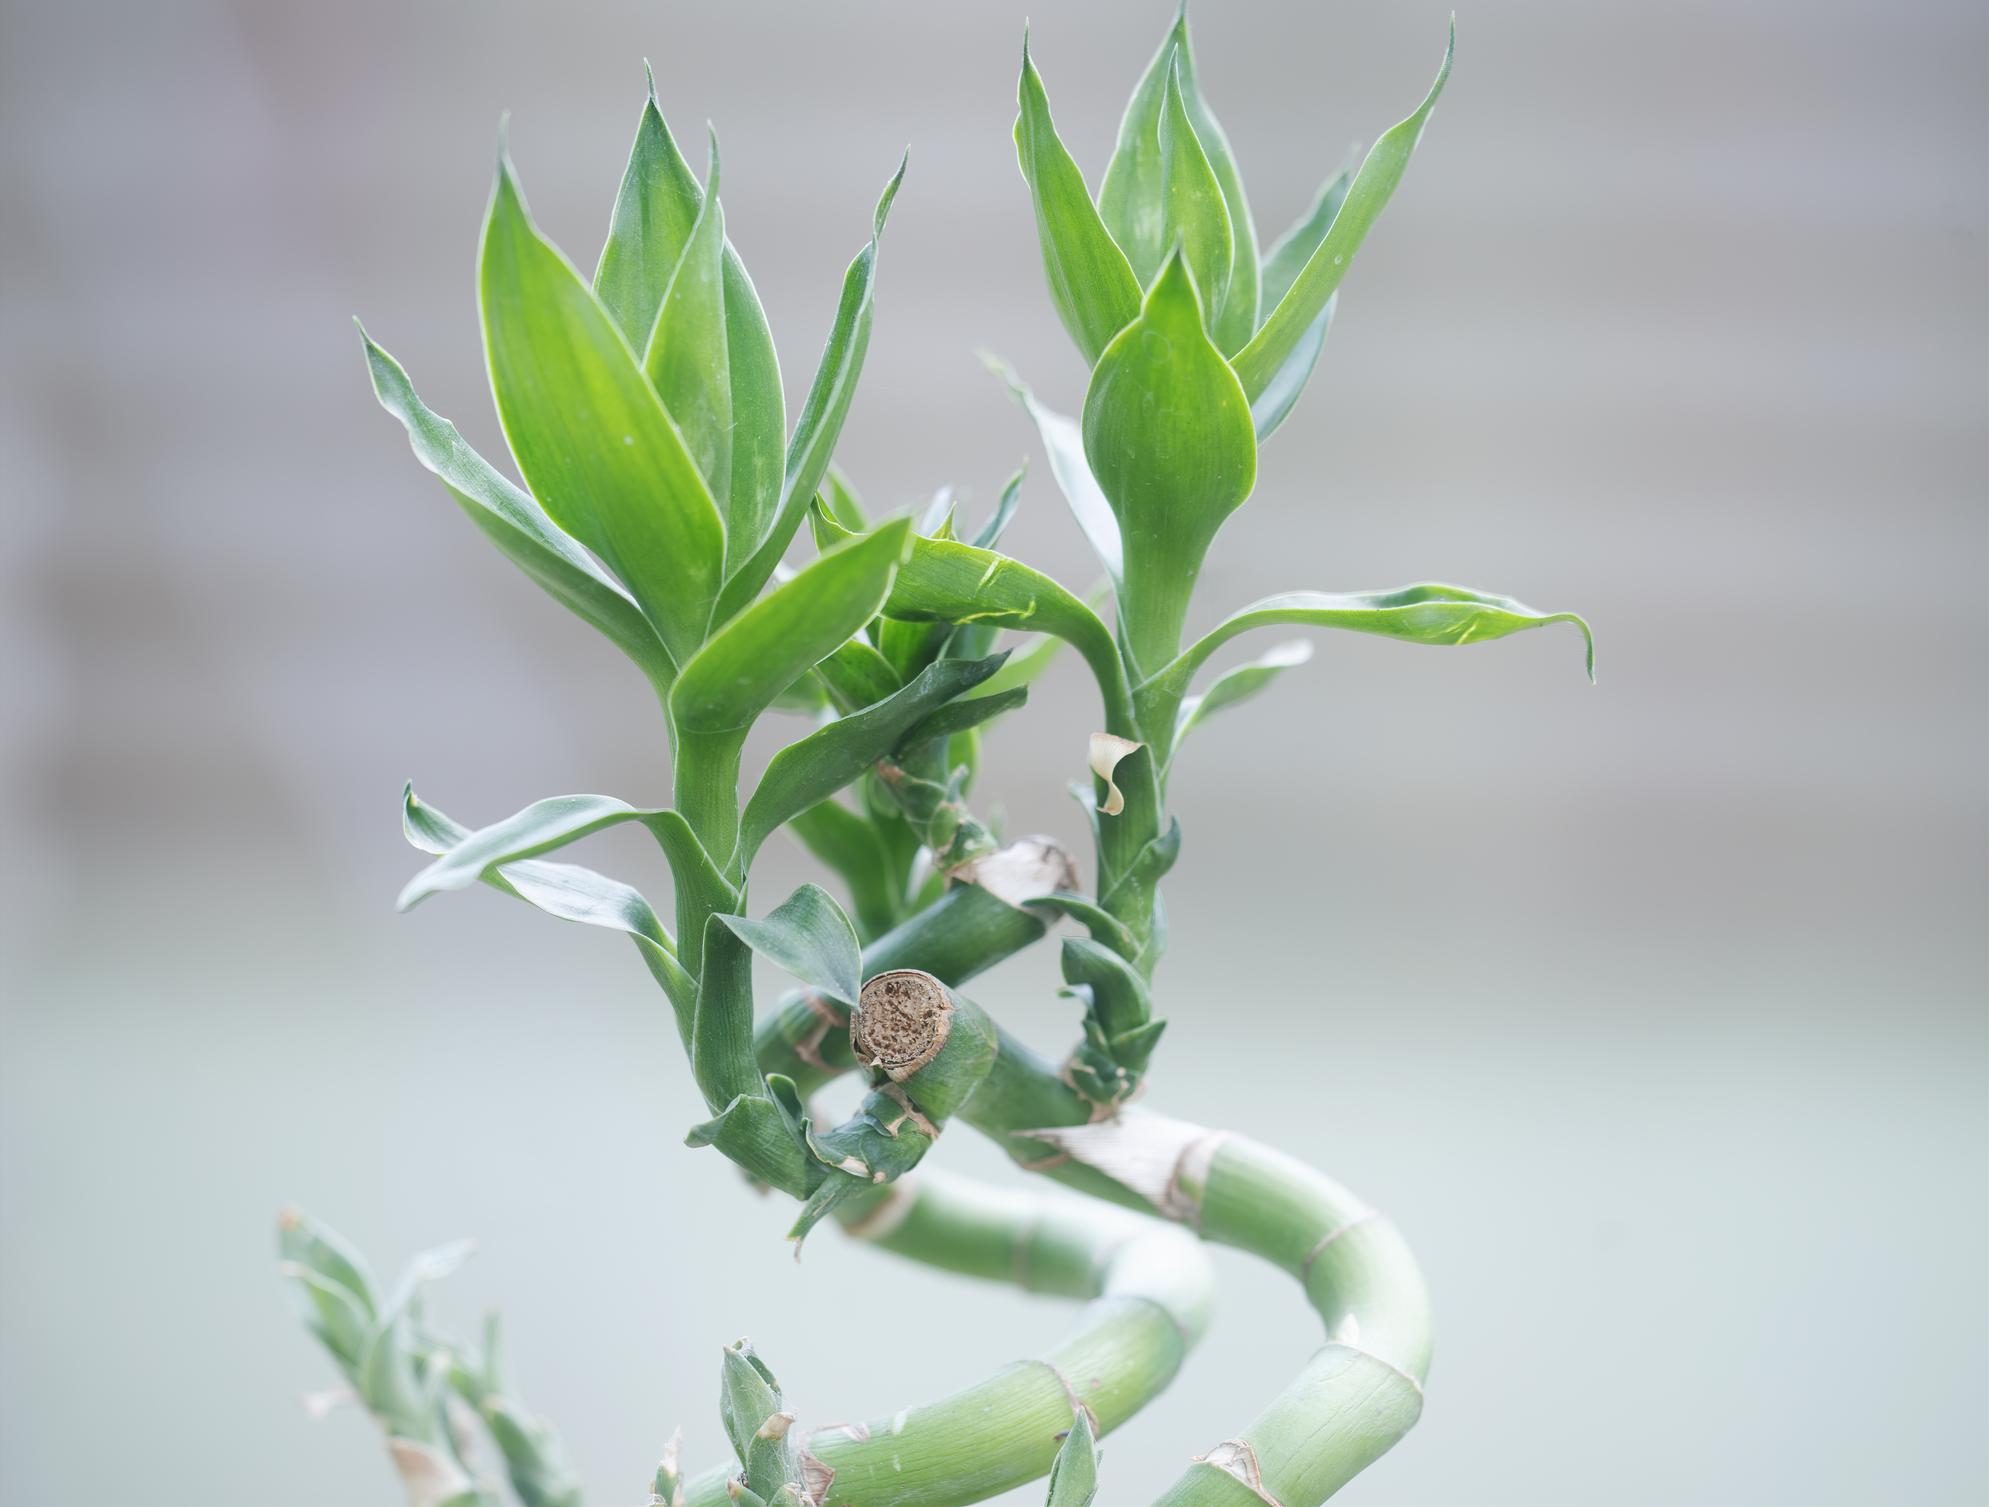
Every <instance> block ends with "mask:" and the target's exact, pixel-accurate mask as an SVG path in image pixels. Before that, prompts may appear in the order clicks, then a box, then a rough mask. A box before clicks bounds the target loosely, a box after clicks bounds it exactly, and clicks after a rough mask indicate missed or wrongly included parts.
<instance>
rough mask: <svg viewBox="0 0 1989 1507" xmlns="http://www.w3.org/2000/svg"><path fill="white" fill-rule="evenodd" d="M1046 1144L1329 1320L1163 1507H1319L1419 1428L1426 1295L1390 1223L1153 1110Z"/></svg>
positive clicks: (1342, 1194)
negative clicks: (1244, 1260) (1236, 1256)
mask: <svg viewBox="0 0 1989 1507" xmlns="http://www.w3.org/2000/svg"><path fill="white" fill-rule="evenodd" d="M1045 1139H1046V1140H1048V1141H1049V1142H1050V1144H1052V1145H1054V1146H1056V1147H1057V1148H1058V1149H1060V1150H1063V1151H1067V1152H1069V1153H1070V1154H1071V1156H1072V1157H1073V1158H1074V1159H1076V1160H1077V1161H1079V1162H1080V1163H1082V1164H1084V1165H1086V1166H1088V1167H1090V1168H1091V1169H1092V1170H1093V1171H1094V1172H1098V1173H1100V1174H1101V1175H1106V1176H1109V1177H1111V1178H1112V1179H1113V1180H1115V1181H1117V1182H1119V1183H1120V1184H1121V1186H1123V1187H1124V1188H1126V1189H1127V1190H1128V1191H1129V1192H1132V1193H1135V1194H1136V1195H1138V1196H1140V1197H1142V1198H1143V1199H1145V1201H1146V1202H1147V1203H1148V1204H1150V1205H1151V1206H1152V1207H1153V1208H1154V1209H1155V1210H1157V1211H1158V1212H1160V1213H1162V1214H1165V1215H1167V1216H1169V1217H1170V1218H1174V1219H1177V1220H1180V1221H1181V1222H1183V1223H1185V1224H1187V1225H1189V1226H1191V1227H1192V1228H1194V1229H1197V1230H1198V1231H1199V1232H1200V1233H1201V1235H1202V1238H1203V1239H1205V1240H1213V1241H1216V1242H1218V1243H1220V1244H1223V1245H1231V1246H1235V1247H1237V1248H1238V1249H1240V1250H1245V1251H1249V1252H1251V1253H1252V1254H1253V1255H1257V1256H1261V1257H1262V1258H1263V1259H1265V1260H1266V1261H1269V1262H1270V1263H1272V1264H1273V1265H1274V1266H1276V1267H1278V1268H1279V1269H1280V1270H1282V1271H1285V1272H1288V1273H1289V1274H1290V1275H1291V1276H1293V1277H1294V1278H1296V1279H1297V1280H1298V1283H1299V1285H1300V1287H1301V1288H1302V1289H1303V1290H1304V1292H1305V1296H1306V1300H1307V1301H1308V1302H1309V1303H1310V1304H1311V1305H1312V1307H1313V1309H1314V1310H1315V1311H1316V1312H1317V1313H1318V1315H1319V1317H1320V1320H1321V1322H1322V1323H1323V1324H1324V1325H1325V1329H1326V1343H1325V1345H1324V1346H1323V1347H1322V1348H1321V1349H1319V1350H1318V1351H1317V1352H1316V1353H1315V1354H1314V1355H1313V1357H1312V1358H1311V1360H1309V1361H1308V1362H1307V1363H1306V1365H1305V1368H1304V1369H1303V1370H1302V1371H1300V1372H1299V1374H1298V1376H1297V1378H1296V1379H1295V1380H1293V1381H1292V1383H1291V1384H1290V1385H1289V1386H1287V1387H1286V1388H1285V1389H1284V1391H1282V1392H1281V1393H1279V1394H1278V1396H1277V1397H1276V1398H1275V1399H1274V1400H1273V1401H1272V1402H1271V1404H1270V1406H1269V1407H1267V1408H1266V1409H1265V1410H1264V1411H1263V1412H1262V1413H1261V1414H1259V1415H1258V1417H1257V1418H1256V1419H1255V1420H1254V1421H1253V1422H1252V1423H1250V1424H1249V1425H1248V1426H1247V1427H1246V1428H1244V1429H1243V1430H1242V1432H1240V1433H1238V1434H1235V1435H1232V1436H1231V1437H1230V1438H1228V1439H1225V1440H1223V1441H1222V1442H1221V1443H1220V1444H1217V1445H1216V1446H1214V1447H1213V1448H1211V1449H1210V1450H1209V1451H1208V1452H1207V1453H1206V1454H1205V1455H1203V1456H1201V1457H1198V1459H1197V1460H1196V1462H1195V1463H1194V1464H1192V1465H1190V1466H1189V1467H1188V1470H1187V1473H1186V1474H1185V1475H1183V1476H1182V1478H1181V1479H1180V1480H1179V1481H1178V1482H1177V1483H1175V1485H1174V1486H1173V1487H1172V1488H1170V1489H1169V1490H1168V1492H1167V1493H1166V1494H1165V1495H1164V1496H1162V1497H1161V1498H1160V1501H1159V1504H1158V1507H1263V1503H1264V1502H1265V1501H1266V1500H1267V1499H1268V1500H1270V1501H1275V1502H1277V1503H1279V1504H1281V1507H1317V1504H1318V1503H1320V1502H1323V1501H1325V1500H1326V1498H1328V1497H1329V1496H1331V1495H1332V1494H1333V1493H1334V1492H1336V1491H1338V1490H1339V1489H1340V1488H1341V1487H1342V1486H1344V1485H1346V1483H1347V1482H1348V1481H1350V1480H1352V1479H1353V1478H1354V1477H1355V1476H1356V1475H1358V1474H1359V1473H1360V1472H1361V1471H1362V1470H1364V1469H1366V1468H1367V1466H1369V1465H1371V1464H1372V1463H1373V1462H1374V1461H1375V1460H1376V1459H1378V1458H1380V1456H1381V1455H1382V1454H1384V1453H1385V1452H1386V1451H1387V1450H1388V1449H1389V1448H1390V1447H1391V1446H1392V1445H1393V1444H1394V1443H1395V1442H1396V1441H1397V1440H1398V1439H1400V1438H1401V1437H1402V1436H1403V1435H1404V1434H1406V1433H1407V1432H1408V1431H1409V1429H1410V1428H1411V1427H1412V1426H1413V1425H1414V1424H1415V1422H1416V1419H1417V1417H1418V1416H1419V1415H1420V1414H1421V1412H1422V1407H1423V1378H1424V1377H1425V1375H1427V1373H1428V1371H1429V1361H1430V1314H1429V1295H1428V1292H1427V1291H1426V1289H1425V1288H1424V1285H1423V1278H1422V1273H1421V1272H1420V1271H1419V1270H1418V1269H1417V1266H1416V1261H1415V1258H1414V1256H1412V1255H1411V1254H1410V1252H1409V1248H1408V1246H1407V1244H1406V1243H1405V1242H1404V1241H1403V1239H1402V1237H1401V1235H1400V1234H1399V1233H1397V1231H1396V1229H1395V1227H1394V1226H1393V1225H1392V1224H1391V1223H1389V1221H1388V1220H1387V1219H1386V1218H1384V1217H1383V1216H1382V1215H1380V1214H1378V1213H1376V1212H1375V1211H1374V1210H1373V1209H1371V1208H1369V1207H1368V1206H1367V1205H1366V1204H1363V1203H1362V1202H1361V1201H1360V1200H1358V1199H1357V1198H1355V1197H1354V1196H1353V1195H1352V1194H1350V1193H1348V1192H1347V1190H1346V1189H1344V1188H1342V1187H1341V1186H1340V1185H1339V1184H1338V1183H1335V1182H1333V1181H1332V1180H1331V1179H1329V1178H1327V1177H1324V1176H1322V1175H1321V1174H1320V1173H1318V1172H1315V1171H1314V1170H1313V1169H1312V1168H1310V1167H1308V1166H1306V1165H1305V1164H1304V1163H1303V1162H1300V1161H1297V1160H1296V1159H1294V1158H1292V1157H1289V1156H1286V1155H1284V1154H1283V1153H1282V1152H1278V1151H1273V1150H1271V1149H1270V1148H1269V1147H1267V1146H1264V1145H1261V1144H1260V1143H1258V1142H1256V1141H1253V1140H1250V1139H1249V1138H1248V1137H1246V1136H1241V1135H1235V1134H1231V1133H1228V1132H1223V1131H1210V1130H1206V1129H1204V1128H1203V1127H1201V1126H1199V1125H1190V1124H1187V1123H1185V1122H1182V1121H1176V1120H1168V1119H1164V1118H1162V1117H1160V1116H1157V1115H1140V1114H1128V1115H1126V1116H1124V1117H1122V1118H1121V1119H1120V1120H1118V1121H1115V1122H1112V1123H1109V1124H1101V1125H1095V1126H1086V1127H1080V1128H1077V1129H1075V1130H1070V1131H1064V1132H1061V1133H1053V1134H1052V1135H1050V1136H1048V1137H1046V1138H1045Z"/></svg>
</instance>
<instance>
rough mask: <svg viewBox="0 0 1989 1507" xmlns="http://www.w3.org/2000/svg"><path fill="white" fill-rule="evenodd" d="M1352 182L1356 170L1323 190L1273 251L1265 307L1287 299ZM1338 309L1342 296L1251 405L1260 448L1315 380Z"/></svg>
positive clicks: (1330, 301) (1266, 275) (1328, 302)
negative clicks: (1308, 210)
mask: <svg viewBox="0 0 1989 1507" xmlns="http://www.w3.org/2000/svg"><path fill="white" fill-rule="evenodd" d="M1352 179H1353V173H1352V170H1351V169H1343V170H1342V171H1341V172H1340V173H1339V175H1338V176H1336V177H1335V178H1333V179H1332V180H1331V181H1330V182H1329V183H1328V184H1327V185H1326V187H1325V188H1323V189H1322V190H1320V194H1319V197H1318V198H1317V199H1316V200H1314V201H1313V205H1312V209H1311V211H1310V212H1309V213H1307V214H1306V216H1305V217H1304V218H1303V219H1301V220H1300V221H1299V222H1298V223H1297V224H1296V225H1294V226H1292V228H1291V229H1290V230H1288V231H1286V232H1285V234H1284V236H1283V238H1282V239H1280V240H1279V242H1278V244H1277V245H1276V246H1273V247H1272V248H1271V252H1270V255H1269V257H1268V258H1267V259H1266V260H1265V263H1264V301H1265V302H1266V303H1267V304H1268V303H1272V302H1274V301H1275V300H1277V299H1280V298H1283V297H1284V295H1285V293H1286V291H1287V290H1288V289H1289V288H1290V287H1291V284H1292V280H1293V279H1294V278H1296V277H1297V276H1298V274H1299V271H1300V269H1301V268H1303V267H1304V265H1305V262H1306V260H1307V259H1308V258H1309V257H1311V255H1312V253H1313V251H1314V250H1316V249H1317V247H1318V245H1319V243H1320V241H1322V240H1323V239H1325V236H1326V232H1327V230H1328V228H1329V227H1331V225H1332V223H1333V217H1334V216H1335V215H1337V214H1338V213H1339V212H1340V204H1341V202H1342V201H1343V200H1344V199H1345V198H1346V196H1347V186H1348V184H1349V183H1350V182H1352ZM1339 304H1340V295H1339V294H1338V293H1335V294H1334V295H1333V296H1332V297H1331V298H1329V299H1327V300H1326V307H1325V308H1323V309H1321V310H1320V311H1319V317H1318V318H1317V319H1315V320H1313V321H1312V323H1311V324H1310V325H1309V326H1308V327H1307V328H1306V331H1305V334H1304V335H1303V336H1301V337H1300V339H1299V342H1298V344H1297V345H1295V346H1293V347H1292V349H1291V352H1290V354H1288V355H1287V356H1286V357H1285V358H1284V360H1283V361H1282V362H1280V363H1279V365H1278V368H1277V370H1276V371H1274V372H1272V373H1271V375H1270V377H1269V379H1268V380H1267V381H1266V382H1265V383H1264V390H1263V391H1262V392H1260V393H1258V394H1257V396H1256V397H1255V398H1253V399H1252V400H1251V403H1250V418H1251V422H1253V423H1254V424H1255V425H1256V426H1257V443H1258V444H1259V445H1262V444H1263V443H1264V441H1265V440H1267V439H1269V438H1270V437H1271V435H1272V434H1273V433H1274V432H1275V431H1276V429H1277V427H1278V426H1279V425H1280V424H1282V423H1283V422H1284V421H1285V419H1286V417H1287V416H1289V415H1290V413H1291V411H1292V407H1293V405H1294V404H1296V403H1297V402H1298V395H1299V394H1300V393H1302V392H1304V391H1305V384H1306V383H1307V382H1309V381H1311V380H1312V372H1313V368H1315V367H1316V366H1318V364H1319V353H1320V352H1321V351H1322V350H1323V349H1324V348H1325V345H1326V335H1327V332H1328V331H1329V330H1331V329H1332V326H1333V311H1334V310H1335V309H1337V308H1338V307H1339Z"/></svg>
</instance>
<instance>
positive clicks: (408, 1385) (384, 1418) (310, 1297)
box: [277, 1210, 580, 1507]
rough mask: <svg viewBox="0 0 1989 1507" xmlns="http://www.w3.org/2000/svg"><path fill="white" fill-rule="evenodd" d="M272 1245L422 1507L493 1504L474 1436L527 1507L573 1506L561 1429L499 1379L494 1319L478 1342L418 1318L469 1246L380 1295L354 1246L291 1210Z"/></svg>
mask: <svg viewBox="0 0 1989 1507" xmlns="http://www.w3.org/2000/svg"><path fill="white" fill-rule="evenodd" d="M277 1248H278V1253H279V1255H280V1256H281V1258H282V1270H283V1273H284V1275H285V1276H287V1277H288V1278H290V1279H291V1281H292V1282H293V1283H294V1284H295V1286H296V1289H297V1291H298V1293H299V1294H300V1295H301V1296H302V1298H303V1301H304V1308H305V1315H306V1319H305V1321H306V1323H307V1324H308V1325H309V1326H310V1329H311V1332H312V1333H313V1334H315V1335H316V1336H317V1337H318V1341H319V1343H320V1344H322V1345H323V1346H324V1348H325V1351H326V1353H327V1354H329V1355H330V1356H331V1358H332V1359H333V1361H334V1362H335V1363H336V1364H337V1366H338V1368H339V1371H340V1372H341V1373H342V1374H343V1375H344V1377H345V1383H346V1388H347V1389H348V1392H349V1395H350V1397H351V1398H352V1400H354V1401H357V1402H359V1403H360V1404H362V1405H363V1406H364V1407H365V1408H366V1409H367V1410H368V1411H369V1412H371V1413H372V1414H373V1416H374V1417H375V1418H377V1419H378V1420H379V1422H380V1426H381V1428H382V1430H383V1431H384V1432H385V1433H386V1436H387V1445H388V1450H389V1452H390V1453H391V1455H392V1457H393V1461H394V1465H395V1468H396V1469H397V1470H398V1471H399V1472H400V1474H401V1478H402V1480H403V1481H404V1482H405V1483H406V1484H407V1487H408V1491H409V1494H410V1497H411V1499H412V1500H413V1501H414V1502H416V1503H417V1504H419V1507H497V1504H498V1503H499V1502H500V1501H501V1500H502V1498H501V1497H500V1496H499V1494H498V1493H497V1491H496V1488H495V1486H494V1485H493V1483H492V1482H490V1481H489V1480H487V1479H483V1478H481V1476H480V1472H479V1469H478V1458H477V1441H478V1438H479V1435H481V1437H483V1438H486V1439H488V1440H489V1442H490V1443H491V1444H493V1445H495V1446H496V1450H497V1453H498V1456H499V1458H500V1459H501V1461H502V1464H503V1468H504V1473H505V1475H506V1477H507V1478H508V1479H509V1481H510V1483H511V1489H512V1491H513V1492H515V1493H516V1495H517V1497H518V1500H519V1501H521V1502H523V1503H524V1504H525V1507H580V1483H579V1481H578V1480H577V1479H576V1478H575V1477H574V1475H573V1473H572V1471H571V1470H569V1469H568V1467H567V1464H566V1459H565V1456H564V1454H563V1453H562V1451H561V1449H560V1443H559V1436H558V1435H557V1434H555V1433H554V1432H553V1430H552V1426H551V1425H550V1424H548V1423H547V1422H546V1421H545V1420H544V1419H542V1418H538V1417H536V1416H534V1415H533V1414H532V1413H531V1412H530V1411H529V1410H528V1409H527V1408H526V1407H525V1406H524V1404H523V1403H522V1402H520V1401H519V1399H518V1394H517V1390H516V1388H515V1387H513V1386H512V1385H511V1383H510V1382H509V1381H508V1379H507V1378H506V1377H505V1374H504V1369H503V1366H502V1363H501V1361H500V1359H499V1349H498V1328H497V1317H496V1315H495V1314H493V1315H491V1316H490V1317H489V1318H488V1319H487V1320H486V1322H485V1326H484V1336H483V1344H482V1346H481V1348H475V1347H471V1346H468V1345H465V1344H463V1343H461V1342H459V1341H457V1340H454V1339H452V1338H450V1337H449V1336H447V1335H445V1334H443V1333H441V1332H440V1331H438V1330H435V1329H433V1328H431V1327H430V1326H429V1324H428V1323H427V1321H426V1319H425V1317H424V1315H423V1311H422V1302H421V1290H422V1288H423V1287H424V1286H425V1285H426V1284H427V1283H429V1282H432V1281H435V1280H436V1279H438V1278H440V1277H446V1276H447V1275H448V1274H449V1273H450V1272H452V1271H454V1270H455V1269H456V1268H457V1267H458V1266H460V1265H461V1264H462V1263H463V1261H464V1260H465V1259H466V1258H467V1257H468V1256H469V1254H470V1252H471V1249H472V1246H471V1244H470V1242H468V1241H458V1242H456V1243H455V1244H453V1245H447V1246H441V1247H438V1248H437V1249H435V1250H432V1251H427V1252H424V1253H423V1254H421V1255H419V1256H417V1257H415V1259H414V1260H413V1261H412V1262H411V1263H410V1264H409V1266H408V1269H407V1271H406V1272H405V1273H403V1274H402V1276H401V1278H400V1280H399V1281H398V1282H397V1283H395V1285H394V1287H393V1289H392V1290H391V1291H389V1292H384V1293H383V1292H382V1289H381V1287H380V1285H379V1283H378V1282H377V1281H375V1280H374V1277H373V1274H372V1273H371V1272H370V1271H369V1270H368V1269H367V1266H366V1262H365V1260H364V1259H363V1258H362V1257H361V1256H360V1255H359V1254H358V1252H356V1251H354V1250H352V1249H351V1248H350V1247H348V1246H347V1245H346V1244H345V1243H344V1242H343V1241H342V1240H340V1239H339V1238H338V1236H336V1235H335V1234H333V1233H332V1232H331V1231H329V1230H327V1229H325V1228H323V1227H322V1226H319V1225H317V1224H314V1223H313V1222H312V1221H310V1220H308V1219H306V1218H305V1217H304V1216H303V1215H301V1214H299V1213H297V1212H295V1211H294V1210H293V1211H286V1212H285V1213H284V1215H283V1217H282V1218H281V1220H280V1221H279V1222H278V1227H277ZM331 1400H333V1401H336V1400H340V1399H339V1398H336V1397H335V1398H333V1399H331Z"/></svg>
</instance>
